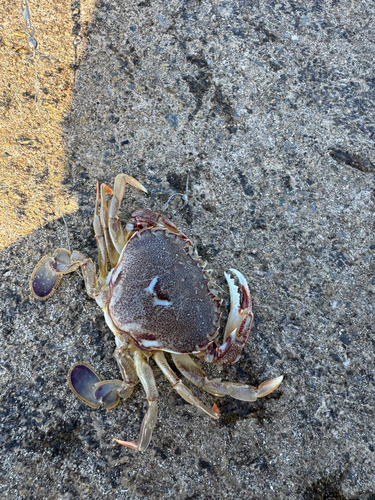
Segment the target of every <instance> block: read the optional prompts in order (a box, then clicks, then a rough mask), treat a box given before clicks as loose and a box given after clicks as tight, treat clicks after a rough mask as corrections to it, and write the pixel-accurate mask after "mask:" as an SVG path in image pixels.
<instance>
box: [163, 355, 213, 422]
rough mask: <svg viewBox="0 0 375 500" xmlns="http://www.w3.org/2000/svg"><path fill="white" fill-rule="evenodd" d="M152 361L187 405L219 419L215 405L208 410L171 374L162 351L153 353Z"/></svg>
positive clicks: (171, 371)
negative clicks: (153, 360)
mask: <svg viewBox="0 0 375 500" xmlns="http://www.w3.org/2000/svg"><path fill="white" fill-rule="evenodd" d="M153 356H154V359H155V361H156V363H157V365H158V366H159V368H160V370H161V371H162V372H163V373H164V375H165V376H166V377H167V379H168V380H169V382H170V383H171V385H172V387H173V389H174V390H175V391H176V392H178V394H179V395H180V396H181V397H182V398H183V399H184V400H185V401H187V402H188V403H190V404H191V405H193V406H196V407H197V408H199V409H200V410H202V411H203V412H204V413H206V414H207V415H209V416H210V417H212V418H219V417H220V414H219V409H218V408H217V406H216V405H214V406H213V408H212V409H211V408H208V406H206V405H205V404H203V403H202V402H201V401H199V399H197V398H196V397H195V396H194V394H193V393H192V392H191V390H190V389H188V388H187V387H186V385H184V384H183V383H182V382H181V380H180V379H179V378H177V377H176V375H175V373H174V372H173V370H172V368H171V367H170V366H169V364H168V362H167V360H166V359H165V356H164V353H163V352H162V351H157V352H155V353H154V355H153Z"/></svg>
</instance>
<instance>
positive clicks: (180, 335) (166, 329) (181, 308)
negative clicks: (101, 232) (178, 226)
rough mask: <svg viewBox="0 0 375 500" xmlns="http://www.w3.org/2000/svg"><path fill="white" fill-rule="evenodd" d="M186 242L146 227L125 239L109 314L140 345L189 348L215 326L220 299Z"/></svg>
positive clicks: (209, 336)
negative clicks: (127, 239)
mask: <svg viewBox="0 0 375 500" xmlns="http://www.w3.org/2000/svg"><path fill="white" fill-rule="evenodd" d="M191 249H192V246H191V243H190V241H188V240H186V239H184V238H183V237H182V235H181V233H180V234H178V233H177V234H176V233H172V232H170V231H169V230H168V229H159V228H147V229H143V230H141V231H139V232H137V233H135V234H134V235H133V236H132V238H131V239H130V240H129V241H128V243H127V245H126V247H125V249H124V250H123V252H122V255H121V257H120V260H119V262H118V264H117V266H116V268H115V269H114V271H113V273H112V276H111V278H110V281H109V297H110V298H109V302H108V313H109V315H110V317H111V319H112V321H113V323H114V325H115V326H116V328H117V329H118V330H120V331H121V332H124V333H126V334H127V335H129V336H130V337H131V338H132V339H133V340H134V342H135V344H136V345H137V346H138V347H139V348H140V349H143V350H147V351H149V350H154V349H162V350H164V351H169V352H175V353H192V352H197V351H200V350H202V349H203V348H205V347H206V346H207V345H208V344H209V343H210V342H211V341H212V340H213V338H214V337H215V336H216V334H217V331H218V325H219V319H220V312H219V307H220V304H221V301H220V300H219V299H218V298H217V297H216V296H215V295H214V293H213V292H211V290H210V286H209V278H208V277H207V275H206V273H205V272H204V270H203V268H202V267H201V265H200V264H199V262H198V261H197V260H196V259H195V258H194V257H193V255H192V251H191Z"/></svg>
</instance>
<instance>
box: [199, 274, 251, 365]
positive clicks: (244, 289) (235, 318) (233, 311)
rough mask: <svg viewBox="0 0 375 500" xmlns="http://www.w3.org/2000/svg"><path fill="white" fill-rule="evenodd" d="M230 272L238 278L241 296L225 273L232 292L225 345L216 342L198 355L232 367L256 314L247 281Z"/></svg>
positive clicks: (207, 360) (240, 352) (211, 361)
mask: <svg viewBox="0 0 375 500" xmlns="http://www.w3.org/2000/svg"><path fill="white" fill-rule="evenodd" d="M230 271H231V272H232V273H233V274H235V275H236V276H237V278H238V281H239V282H240V285H241V294H239V293H238V288H237V286H236V285H235V283H234V280H233V279H232V278H231V277H230V275H229V274H227V273H224V275H225V278H226V280H227V282H228V285H229V291H230V312H229V317H228V321H227V325H226V328H225V332H224V343H223V344H222V345H221V346H218V345H217V344H216V343H215V342H214V343H212V344H210V345H209V346H208V348H207V350H206V351H205V352H204V353H203V354H197V357H199V358H201V359H204V361H206V362H208V363H215V362H216V363H221V364H223V365H231V364H233V363H235V362H236V361H238V359H239V358H240V356H241V354H242V350H243V348H244V347H245V344H246V342H247V340H248V338H249V335H250V330H251V326H252V324H253V319H254V314H253V311H252V307H251V299H250V291H249V287H248V285H247V282H246V279H245V278H244V276H243V275H242V274H241V273H240V272H239V271H237V270H236V269H230Z"/></svg>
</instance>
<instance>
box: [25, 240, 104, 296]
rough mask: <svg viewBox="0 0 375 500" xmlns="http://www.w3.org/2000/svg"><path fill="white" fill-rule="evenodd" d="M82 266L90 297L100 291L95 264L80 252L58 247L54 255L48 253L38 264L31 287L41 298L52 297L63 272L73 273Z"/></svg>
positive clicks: (32, 276)
mask: <svg viewBox="0 0 375 500" xmlns="http://www.w3.org/2000/svg"><path fill="white" fill-rule="evenodd" d="M79 267H81V270H82V274H83V278H84V280H85V285H86V291H87V293H88V295H89V296H90V297H95V295H96V294H97V292H98V280H97V277H96V273H95V264H94V263H93V261H92V260H91V259H88V258H86V257H85V256H84V255H82V254H81V253H80V252H76V251H74V252H72V253H70V252H69V250H66V249H65V248H58V249H57V250H55V252H54V253H53V255H52V256H50V255H47V256H45V257H43V259H42V260H41V261H40V262H39V263H38V264H37V266H36V268H35V269H34V271H33V274H32V275H31V281H30V287H31V291H32V293H33V295H34V296H35V297H36V298H37V299H40V300H45V299H47V298H48V297H50V296H51V295H52V294H53V292H54V291H55V290H56V288H57V285H58V284H59V281H60V278H61V275H62V274H68V273H72V272H73V271H76V270H77V269H78V268H79Z"/></svg>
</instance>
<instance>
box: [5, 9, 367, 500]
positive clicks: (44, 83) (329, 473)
mask: <svg viewBox="0 0 375 500" xmlns="http://www.w3.org/2000/svg"><path fill="white" fill-rule="evenodd" d="M6 4H7V3H6ZM29 7H30V11H31V14H32V20H33V23H34V25H35V28H36V32H35V36H36V38H37V39H38V42H39V45H38V49H39V50H40V52H41V55H46V57H40V59H39V61H38V65H37V81H36V82H35V75H34V69H35V68H34V63H33V58H32V53H31V52H30V49H29V47H28V45H27V39H26V38H25V37H24V36H22V29H21V28H22V16H21V12H20V10H19V5H18V3H17V2H16V3H15V5H12V6H11V5H8V4H7V5H5V6H4V5H3V6H2V7H0V9H2V10H3V14H4V15H3V16H0V18H1V19H0V22H1V23H2V24H1V30H2V32H1V37H2V39H1V40H2V46H1V50H2V51H3V56H4V57H5V59H4V58H3V60H5V61H6V64H5V65H2V68H1V69H0V73H1V78H2V82H3V84H4V85H2V89H1V92H2V96H0V105H1V107H0V112H1V129H0V130H1V136H0V138H1V140H2V144H3V146H2V153H1V154H2V158H1V167H0V168H1V177H2V179H1V180H2V181H3V184H2V185H1V203H2V207H3V209H2V211H1V212H2V215H1V217H2V218H1V219H0V220H1V222H2V225H1V236H2V240H1V241H2V247H3V251H2V253H1V257H0V275H1V282H0V293H1V303H2V305H1V315H0V342H1V356H0V374H1V378H0V400H1V407H0V432H1V434H0V458H1V460H0V467H1V478H0V497H1V498H3V499H6V500H8V499H9V500H13V499H14V500H15V499H17V500H19V499H46V498H48V499H50V500H55V499H56V500H73V499H77V498H79V499H104V498H105V499H107V498H108V499H118V500H122V499H132V500H133V499H134V500H135V499H143V498H145V499H164V498H165V499H168V498H173V499H179V500H180V499H181V500H188V499H218V498H219V499H221V498H222V499H232V498H233V499H270V500H273V499H280V498H290V499H292V500H294V499H296V500H297V499H298V500H310V499H313V500H315V499H327V500H328V499H340V500H344V499H345V500H354V499H361V500H370V499H372V500H374V499H375V476H374V459H375V439H374V426H375V424H374V395H375V390H374V388H375V381H374V347H375V335H374V323H375V321H374V320H375V305H374V291H375V261H374V253H375V236H374V215H375V190H374V173H375V154H374V133H375V124H374V111H375V106H374V96H375V93H374V92H375V73H374V67H375V66H374V62H375V61H374V33H375V30H374V15H375V6H374V4H373V3H372V2H354V1H348V0H343V1H341V2H338V1H336V0H332V1H319V0H306V1H305V2H304V3H303V7H302V6H299V4H298V3H292V2H284V1H281V2H274V1H264V2H258V1H249V0H237V1H236V0H235V1H231V2H229V1H228V2H221V1H215V0H211V1H207V0H202V1H199V0H189V1H187V0H185V1H182V0H172V1H169V2H165V1H164V2H162V1H161V0H160V1H157V0H144V1H140V0H136V1H132V0H127V1H126V2H124V1H123V2H122V1H120V0H99V1H98V2H96V4H95V3H94V2H85V1H84V0H82V1H80V0H73V1H72V3H71V4H70V2H64V1H62V0H57V1H56V2H53V5H52V4H51V3H50V2H46V1H45V0H43V1H42V0H41V1H39V2H31V0H30V2H29ZM70 7H72V10H71V9H70ZM75 37H80V38H75ZM74 40H76V41H81V43H79V44H76V50H75V46H74V45H73V41H74ZM35 93H36V94H37V97H38V103H37V106H36V104H35ZM120 172H126V173H128V174H131V175H133V176H135V177H136V178H137V179H139V180H140V181H141V182H142V183H143V184H144V185H145V186H146V187H147V189H148V190H149V193H150V194H149V195H148V196H146V195H145V194H143V193H141V192H139V191H136V190H134V189H132V188H130V189H129V190H128V191H127V194H126V199H125V200H124V203H123V205H122V212H121V219H122V220H123V221H126V220H127V218H128V217H129V215H130V213H131V212H132V210H133V209H134V208H137V207H146V206H147V207H149V208H151V209H154V210H156V211H159V212H160V211H162V209H163V205H164V204H165V202H166V201H167V199H168V198H169V197H170V196H171V195H172V194H174V193H177V192H178V193H185V192H186V194H187V196H188V204H187V206H185V207H184V208H182V209H181V207H182V205H183V200H182V199H181V198H179V197H174V198H173V200H172V202H171V203H170V204H169V206H168V208H167V209H166V211H165V214H166V216H167V217H169V218H171V219H172V220H173V222H174V223H175V224H176V225H177V226H179V227H180V228H181V229H182V231H183V232H185V233H186V234H187V235H188V236H189V237H191V238H192V240H193V241H194V242H195V244H196V245H197V249H198V251H199V253H200V255H201V256H202V257H203V259H205V260H206V261H208V264H209V267H210V268H212V269H213V278H214V280H215V282H216V283H217V285H218V287H220V293H221V296H222V297H223V298H224V303H223V311H224V314H223V323H224V321H225V318H226V316H227V314H228V307H229V302H228V288H227V286H226V284H225V280H224V276H223V271H224V270H226V269H228V268H230V267H236V268H237V269H239V270H240V271H241V272H242V273H243V274H244V275H245V276H246V277H247V278H248V281H249V284H250V288H251V291H252V296H253V302H254V310H255V324H254V328H253V331H252V334H251V339H250V341H249V343H248V345H247V347H246V348H245V350H244V354H243V356H242V358H241V360H240V361H239V362H238V363H237V364H235V365H233V366H227V367H221V368H220V367H217V366H211V365H205V366H204V368H205V370H206V372H207V374H208V375H209V376H210V377H213V378H215V377H216V378H218V377H220V378H222V379H224V380H232V381H240V382H245V383H249V384H252V385H257V384H259V383H260V382H262V381H263V380H265V379H267V378H270V377H273V376H277V375H279V374H284V375H285V379H284V382H283V383H282V385H281V386H280V387H279V389H278V390H277V391H275V392H274V393H273V394H271V395H270V396H268V397H266V398H264V399H262V400H259V401H257V402H255V403H245V402H240V401H236V400H233V399H231V398H229V397H228V398H223V399H220V398H213V397H211V396H210V395H208V394H204V393H203V392H201V391H199V390H198V389H197V390H195V389H194V392H195V394H196V395H199V397H200V398H201V399H202V400H203V401H204V402H206V403H207V404H212V402H215V403H216V404H217V405H218V407H219V409H220V412H221V418H220V420H218V421H214V420H210V419H209V418H208V417H206V416H205V415H203V414H200V413H198V412H197V411H196V410H195V409H194V408H193V407H191V406H189V405H188V404H187V403H185V401H183V400H182V399H181V398H179V396H178V395H177V394H176V393H175V392H174V391H173V389H172V387H171V386H170V384H169V382H168V381H167V380H166V379H165V378H164V377H163V376H162V374H161V372H160V371H159V369H157V368H156V367H155V365H154V363H153V362H152V361H151V365H152V366H153V368H154V372H155V376H156V381H157V384H158V387H159V390H160V394H161V397H160V413H159V419H158V424H157V428H156V429H155V432H154V435H153V440H152V443H151V445H150V447H149V449H148V450H147V451H146V452H145V453H143V454H135V453H133V452H132V451H131V450H128V449H125V448H124V447H121V446H118V445H116V443H115V442H114V441H113V440H112V436H116V437H121V438H122V439H129V440H131V439H137V436H138V433H139V429H140V423H141V420H142V417H143V415H144V413H145V408H146V399H145V395H144V393H143V390H142V388H141V387H140V386H137V388H136V390H135V391H134V394H133V396H132V397H131V398H130V399H129V400H127V401H125V402H122V403H120V405H119V406H117V407H116V408H115V409H113V410H111V411H105V410H92V409H90V408H88V407H86V406H85V405H84V404H82V403H80V402H79V401H78V400H76V399H75V397H74V395H73V394H72V393H71V391H70V389H69V387H68V384H67V378H66V376H67V372H68V370H69V367H70V366H71V365H73V364H74V363H75V362H77V361H86V362H88V363H90V364H92V365H93V366H94V367H95V368H96V369H97V370H98V371H99V372H100V373H101V374H102V375H103V376H105V377H106V378H118V371H117V367H116V364H115V361H114V359H113V357H112V353H113V349H114V339H113V335H112V333H111V332H110V331H109V329H108V328H107V326H106V324H105V321H104V318H103V315H102V313H101V310H100V309H99V308H98V306H97V305H96V303H95V302H94V301H93V300H91V299H89V298H88V297H87V295H86V292H85V289H84V285H83V280H82V277H81V275H80V273H74V274H70V275H67V276H66V277H64V279H63V280H62V282H61V285H60V287H59V289H58V291H57V292H56V293H55V294H54V296H53V297H51V298H50V299H49V300H48V301H45V302H38V301H36V300H34V299H33V298H32V297H31V294H30V291H29V279H30V275H31V272H32V270H33V268H34V267H35V265H36V264H37V262H38V261H39V259H40V258H41V257H42V256H43V255H45V254H46V253H48V252H51V251H52V250H53V249H55V248H58V247H67V245H68V242H67V234H68V237H69V241H70V245H71V246H72V247H73V248H77V249H79V250H81V251H82V252H83V253H85V254H86V255H88V256H90V257H91V258H93V259H96V245H95V240H94V237H93V230H92V222H91V220H92V214H93V210H94V205H95V183H96V180H99V181H100V182H104V181H105V182H108V183H113V180H114V178H115V176H116V175H117V174H118V173H120ZM4 179H5V180H4ZM187 180H188V189H187V191H186V184H187ZM34 215H35V217H34ZM62 216H64V218H63V217H62ZM64 219H65V221H66V226H67V227H66V226H65V224H64ZM188 385H189V384H188Z"/></svg>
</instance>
